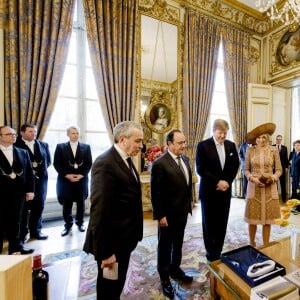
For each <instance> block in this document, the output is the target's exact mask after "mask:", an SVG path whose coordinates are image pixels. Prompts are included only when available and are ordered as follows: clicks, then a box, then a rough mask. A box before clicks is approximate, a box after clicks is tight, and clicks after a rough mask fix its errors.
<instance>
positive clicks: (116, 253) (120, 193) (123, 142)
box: [83, 121, 143, 300]
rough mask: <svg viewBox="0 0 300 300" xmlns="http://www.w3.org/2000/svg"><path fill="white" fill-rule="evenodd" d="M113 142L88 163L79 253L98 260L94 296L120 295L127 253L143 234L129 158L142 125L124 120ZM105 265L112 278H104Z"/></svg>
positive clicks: (138, 190)
mask: <svg viewBox="0 0 300 300" xmlns="http://www.w3.org/2000/svg"><path fill="white" fill-rule="evenodd" d="M113 136H114V145H113V146H112V147H111V148H110V149H109V150H108V151H106V152H104V153H103V154H102V155H100V156H99V157H98V158H97V159H96V161H95V162H94V164H93V167H92V180H91V197H90V199H91V210H90V220H89V225H88V229H87V233H86V240H85V243H84V247H83V249H84V251H86V252H87V253H92V254H93V255H94V256H95V260H96V261H97V264H98V278H97V299H109V300H117V299H120V295H121V293H122V290H123V287H124V284H125V280H126V274H127V269H128V264H129V259H130V255H131V252H132V251H133V250H134V249H135V247H136V246H137V243H138V241H140V240H141V239H142V237H143V210H142V195H141V183H140V179H139V175H138V172H137V170H136V168H135V167H134V165H133V163H132V161H131V157H132V156H136V155H137V154H138V153H139V152H140V151H141V149H142V148H143V128H142V127H141V126H140V125H139V124H136V123H134V122H131V121H124V122H121V123H119V124H117V125H116V126H115V128H114V130H113ZM108 269H110V270H112V271H113V275H115V280H111V279H110V278H108V276H107V272H106V271H107V270H108Z"/></svg>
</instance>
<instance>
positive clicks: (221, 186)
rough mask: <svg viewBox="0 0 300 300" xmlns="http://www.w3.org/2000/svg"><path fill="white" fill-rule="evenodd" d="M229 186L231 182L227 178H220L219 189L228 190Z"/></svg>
mask: <svg viewBox="0 0 300 300" xmlns="http://www.w3.org/2000/svg"><path fill="white" fill-rule="evenodd" d="M228 188H229V183H228V182H227V181H225V180H220V181H219V182H218V184H217V191H222V192H226V191H227V190H228Z"/></svg>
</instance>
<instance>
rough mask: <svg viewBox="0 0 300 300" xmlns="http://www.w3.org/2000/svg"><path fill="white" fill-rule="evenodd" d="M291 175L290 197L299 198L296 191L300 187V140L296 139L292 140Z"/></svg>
mask: <svg viewBox="0 0 300 300" xmlns="http://www.w3.org/2000/svg"><path fill="white" fill-rule="evenodd" d="M291 177H292V198H293V199H298V198H299V192H298V191H299V188H300V140H296V141H295V142H294V154H293V158H292V166H291ZM299 208H300V207H299ZM297 210H298V208H297ZM298 211H299V210H298Z"/></svg>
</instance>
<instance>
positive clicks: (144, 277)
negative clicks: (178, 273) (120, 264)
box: [44, 218, 290, 300]
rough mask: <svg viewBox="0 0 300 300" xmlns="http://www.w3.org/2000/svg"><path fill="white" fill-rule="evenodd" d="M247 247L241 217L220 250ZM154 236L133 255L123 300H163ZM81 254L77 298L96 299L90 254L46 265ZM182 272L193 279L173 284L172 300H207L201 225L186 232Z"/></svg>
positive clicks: (275, 232) (282, 232) (283, 232)
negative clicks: (181, 283) (187, 282)
mask: <svg viewBox="0 0 300 300" xmlns="http://www.w3.org/2000/svg"><path fill="white" fill-rule="evenodd" d="M289 234H290V233H289V229H286V228H281V227H279V226H277V225H274V226H273V227H272V234H271V239H272V240H276V239H279V238H282V237H285V236H287V235H289ZM247 244H248V233H247V225H246V224H245V222H244V221H243V220H242V218H235V219H233V220H231V221H230V223H229V226H228V230H227V236H226V242H225V245H224V249H223V251H224V252H226V251H229V250H232V249H235V248H239V247H241V246H244V245H247ZM260 244H262V237H261V227H259V228H258V232H257V245H260ZM156 246H157V236H156V235H154V236H149V237H146V238H144V239H143V241H142V242H141V243H139V245H138V247H137V248H136V250H135V251H134V253H133V255H132V259H131V262H130V267H129V270H128V276H127V281H126V285H125V288H124V290H123V294H122V296H121V299H122V300H136V299H139V300H144V299H145V300H146V299H147V300H163V299H166V298H165V297H164V296H163V295H162V293H161V289H160V282H159V277H158V274H157V271H156ZM76 255H80V256H81V260H82V267H81V274H80V288H79V292H78V299H80V300H96V295H95V284H96V277H97V267H96V263H95V261H94V259H93V256H92V255H87V254H85V253H84V252H82V251H80V250H73V251H69V252H61V253H56V254H52V255H48V256H47V257H46V258H45V261H44V262H45V263H48V262H53V261H56V260H60V259H64V258H68V257H72V256H76ZM181 267H182V269H183V270H184V271H186V272H187V273H188V275H192V276H193V277H194V281H193V282H192V283H191V284H186V285H179V284H178V283H176V282H175V281H172V284H173V286H174V289H175V294H176V296H175V300H190V299H193V300H197V299H198V300H199V299H209V278H208V276H207V273H208V270H207V267H206V259H205V249H204V244H203V240H202V228H201V224H199V225H193V226H190V227H188V228H187V229H186V233H185V242H184V247H183V260H182V265H181Z"/></svg>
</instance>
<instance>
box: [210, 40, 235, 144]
mask: <svg viewBox="0 0 300 300" xmlns="http://www.w3.org/2000/svg"><path fill="white" fill-rule="evenodd" d="M216 119H224V120H226V121H227V122H228V124H229V126H230V119H229V112H228V103H227V97H226V90H225V75H224V58H223V47H222V43H220V46H219V55H218V67H217V72H216V79H215V83H214V93H213V99H212V105H211V109H210V114H209V119H208V124H207V127H206V130H205V134H204V139H206V138H208V137H210V136H211V135H212V131H213V123H214V121H215V120H216ZM230 127H231V126H230ZM227 138H228V139H229V140H233V137H232V131H231V129H230V130H229V131H228V134H227Z"/></svg>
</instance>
